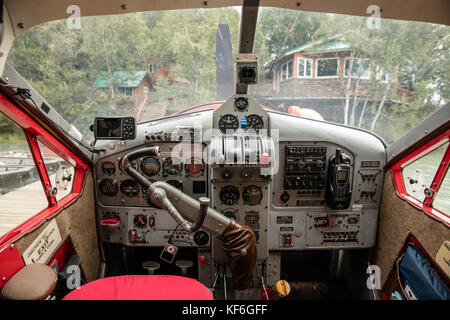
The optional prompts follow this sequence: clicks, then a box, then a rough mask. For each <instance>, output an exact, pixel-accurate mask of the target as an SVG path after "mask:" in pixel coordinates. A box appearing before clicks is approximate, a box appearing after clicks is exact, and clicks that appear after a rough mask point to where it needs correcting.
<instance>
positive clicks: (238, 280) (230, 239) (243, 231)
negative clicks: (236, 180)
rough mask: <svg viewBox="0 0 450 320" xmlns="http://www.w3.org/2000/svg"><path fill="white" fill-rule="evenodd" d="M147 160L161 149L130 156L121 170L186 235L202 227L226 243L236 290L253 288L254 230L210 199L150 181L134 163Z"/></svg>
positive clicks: (135, 153)
mask: <svg viewBox="0 0 450 320" xmlns="http://www.w3.org/2000/svg"><path fill="white" fill-rule="evenodd" d="M144 156H154V157H158V156H159V147H147V148H143V149H139V150H136V151H132V152H130V153H128V154H127V155H125V156H124V157H123V158H122V160H121V161H120V168H121V169H122V170H123V171H125V172H126V173H128V174H129V175H130V177H132V178H133V179H134V180H136V181H137V182H138V183H139V184H140V185H141V186H142V187H143V188H144V190H145V191H146V192H147V194H148V195H149V198H150V201H151V202H152V203H153V204H155V205H157V206H158V207H160V208H162V209H166V210H167V212H168V213H169V214H170V215H171V216H172V217H173V218H174V219H175V220H176V221H177V222H178V223H179V224H180V226H181V227H182V228H183V229H184V230H185V231H187V232H195V231H197V230H198V229H199V228H200V227H201V228H202V229H205V230H207V231H209V232H211V233H212V234H214V235H215V236H216V237H217V238H219V239H220V240H222V243H223V248H224V250H225V252H226V253H227V255H228V256H229V257H230V259H231V273H232V277H233V283H234V287H235V288H236V289H238V290H243V289H247V288H249V287H250V286H251V285H252V282H253V270H254V269H255V266H256V257H257V245H256V237H255V234H254V232H253V230H252V229H251V228H250V227H249V226H247V225H241V224H239V223H237V222H236V221H235V220H233V219H230V218H228V217H226V216H224V215H223V214H221V213H219V212H217V211H216V210H213V209H211V208H209V207H208V205H209V199H208V198H205V197H201V198H200V199H199V201H197V200H195V199H193V198H191V197H189V196H188V195H187V194H185V193H183V192H182V191H180V190H178V189H177V188H175V187H173V186H171V185H170V184H168V183H166V182H163V181H158V182H155V183H152V182H150V181H148V180H147V179H146V178H145V177H144V176H142V175H141V174H140V173H139V172H138V171H137V170H135V169H134V168H133V166H132V165H131V162H132V161H133V160H136V159H138V158H141V157H144ZM174 203H175V205H176V206H177V207H175V205H174ZM177 208H178V209H177ZM179 210H180V211H182V214H180V211H179ZM185 217H187V218H188V220H191V221H193V222H190V221H188V220H187V219H186V218H185Z"/></svg>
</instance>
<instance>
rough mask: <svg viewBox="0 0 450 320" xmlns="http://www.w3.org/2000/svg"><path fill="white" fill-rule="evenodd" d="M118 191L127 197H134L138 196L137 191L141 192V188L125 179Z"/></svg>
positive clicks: (132, 181) (134, 182)
mask: <svg viewBox="0 0 450 320" xmlns="http://www.w3.org/2000/svg"><path fill="white" fill-rule="evenodd" d="M120 191H121V192H122V193H123V194H124V195H126V196H127V197H130V198H132V197H136V196H137V195H138V194H139V191H141V188H140V187H139V184H138V183H137V182H136V181H134V180H132V179H127V180H125V181H122V183H121V184H120Z"/></svg>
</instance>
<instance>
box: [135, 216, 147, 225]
mask: <svg viewBox="0 0 450 320" xmlns="http://www.w3.org/2000/svg"><path fill="white" fill-rule="evenodd" d="M133 222H134V225H135V227H136V228H145V227H146V226H147V217H146V216H144V215H143V214H138V215H136V216H135V217H134V220H133Z"/></svg>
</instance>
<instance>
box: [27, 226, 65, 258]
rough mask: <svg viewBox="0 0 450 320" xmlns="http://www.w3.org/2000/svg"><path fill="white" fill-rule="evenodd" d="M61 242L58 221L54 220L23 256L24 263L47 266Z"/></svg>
mask: <svg viewBox="0 0 450 320" xmlns="http://www.w3.org/2000/svg"><path fill="white" fill-rule="evenodd" d="M61 242H62V240H61V234H60V233H59V229H58V225H57V224H56V220H52V221H51V222H50V223H49V224H48V226H47V227H46V228H45V229H44V230H43V231H42V232H41V233H40V234H39V236H38V237H37V238H36V239H35V240H34V241H33V243H31V245H30V246H29V247H28V248H27V249H26V250H25V252H24V253H23V255H22V257H23V261H24V262H25V264H27V265H28V264H32V263H44V264H45V263H47V262H48V261H49V260H50V258H51V257H52V255H53V253H54V252H55V251H56V249H57V248H58V247H59V245H60V244H61Z"/></svg>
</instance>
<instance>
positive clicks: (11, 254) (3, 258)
mask: <svg viewBox="0 0 450 320" xmlns="http://www.w3.org/2000/svg"><path fill="white" fill-rule="evenodd" d="M24 266H25V264H24V262H23V260H22V257H21V256H20V253H19V250H17V248H16V246H13V247H11V246H8V247H6V248H5V249H3V250H2V251H0V288H1V287H3V285H4V284H5V283H6V282H7V281H8V280H9V278H11V277H12V276H13V275H14V274H15V273H16V272H17V271H19V270H20V269H22V268H23V267H24Z"/></svg>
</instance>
